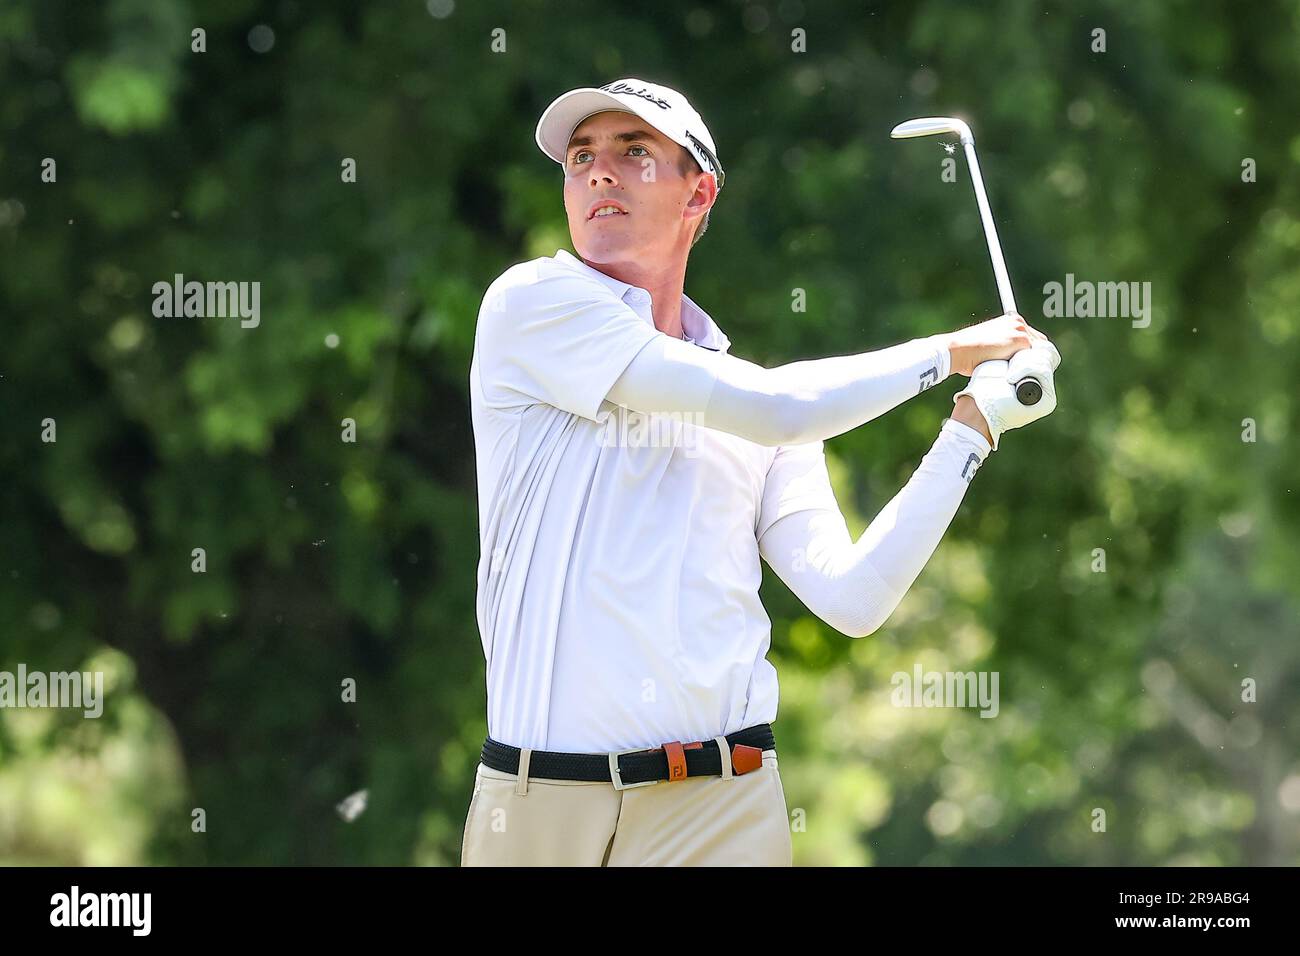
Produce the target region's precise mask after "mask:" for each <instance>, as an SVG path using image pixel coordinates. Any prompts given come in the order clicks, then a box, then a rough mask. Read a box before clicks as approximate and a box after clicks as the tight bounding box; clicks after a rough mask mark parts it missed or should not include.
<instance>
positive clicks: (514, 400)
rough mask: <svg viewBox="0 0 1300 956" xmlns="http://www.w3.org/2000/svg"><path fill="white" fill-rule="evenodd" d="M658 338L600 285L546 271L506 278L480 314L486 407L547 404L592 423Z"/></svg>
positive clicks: (490, 292) (494, 287) (479, 343)
mask: <svg viewBox="0 0 1300 956" xmlns="http://www.w3.org/2000/svg"><path fill="white" fill-rule="evenodd" d="M520 268H522V267H518V266H517V267H516V269H520ZM531 268H538V267H531ZM529 279H532V281H528V280H529ZM661 335H662V333H661V332H659V331H658V329H656V328H655V327H654V325H652V324H651V323H649V322H647V321H646V320H645V319H643V318H642V317H641V316H639V315H637V313H636V312H635V311H634V310H633V309H632V308H631V306H629V305H628V304H627V303H625V302H624V301H622V300H621V299H620V298H618V296H617V295H615V294H614V292H613V291H612V290H611V289H609V288H607V287H605V286H603V285H601V284H600V283H599V282H596V281H594V280H591V279H587V278H584V277H582V276H578V275H574V274H572V273H566V272H547V271H546V270H545V269H544V268H538V271H537V273H536V274H535V276H529V275H527V274H525V276H524V278H523V279H522V280H521V278H520V276H519V274H518V273H514V272H513V270H511V271H507V272H506V273H505V274H504V275H502V276H501V277H500V278H498V279H497V281H496V282H494V283H493V284H492V285H491V286H490V287H489V288H488V290H487V293H486V294H485V295H484V297H483V304H482V306H481V308H480V309H479V315H478V326H477V329H476V333H475V346H474V347H475V350H476V352H477V356H478V360H479V369H480V380H481V382H482V387H483V393H484V399H485V401H486V402H487V404H488V405H489V406H492V407H495V408H508V407H512V406H518V405H533V404H537V403H543V404H546V405H551V406H553V407H555V408H560V409H563V410H564V411H567V412H570V413H572V414H574V415H580V416H582V417H583V418H588V419H592V420H593V421H594V420H595V419H596V413H597V412H598V411H599V409H600V405H601V403H602V402H603V401H605V397H606V395H607V394H608V392H609V388H610V386H611V385H612V384H613V383H614V381H615V380H616V379H617V378H618V377H619V376H620V375H621V374H622V373H623V370H624V369H625V368H627V366H628V363H629V362H631V361H632V359H633V358H635V357H636V354H637V353H638V352H639V351H641V349H642V348H644V347H645V346H646V345H647V344H648V343H649V342H651V341H653V340H654V339H655V337H656V336H661Z"/></svg>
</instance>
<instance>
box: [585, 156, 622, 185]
mask: <svg viewBox="0 0 1300 956" xmlns="http://www.w3.org/2000/svg"><path fill="white" fill-rule="evenodd" d="M587 175H588V178H589V182H590V183H591V185H593V186H600V185H602V184H605V183H608V184H610V185H612V186H617V185H618V174H617V173H616V172H615V170H614V164H613V161H612V160H609V159H606V158H605V157H604V156H598V157H596V158H595V159H593V160H592V161H591V169H590V170H588V172H587Z"/></svg>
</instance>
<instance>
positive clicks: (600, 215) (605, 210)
mask: <svg viewBox="0 0 1300 956" xmlns="http://www.w3.org/2000/svg"><path fill="white" fill-rule="evenodd" d="M626 215H627V210H626V209H624V208H622V207H621V206H619V205H617V204H616V203H613V202H602V203H598V204H597V205H596V207H595V211H594V212H591V213H589V214H588V215H587V219H588V220H591V219H605V218H607V217H609V216H626Z"/></svg>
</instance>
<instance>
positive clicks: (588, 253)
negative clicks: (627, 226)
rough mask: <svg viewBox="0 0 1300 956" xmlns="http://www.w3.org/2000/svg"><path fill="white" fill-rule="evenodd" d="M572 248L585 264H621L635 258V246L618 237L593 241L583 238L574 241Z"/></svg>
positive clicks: (603, 237)
mask: <svg viewBox="0 0 1300 956" xmlns="http://www.w3.org/2000/svg"><path fill="white" fill-rule="evenodd" d="M573 248H574V249H576V250H577V252H578V255H579V257H581V258H582V259H583V260H584V261H586V262H623V261H626V260H627V259H629V258H635V253H636V245H635V244H634V243H633V242H631V241H630V240H628V239H626V238H622V237H619V236H608V237H605V236H602V237H598V238H596V239H595V240H593V239H592V238H591V237H589V236H588V237H584V239H583V240H582V241H578V240H576V239H575V240H574V241H573Z"/></svg>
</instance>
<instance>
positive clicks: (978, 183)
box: [889, 116, 1043, 405]
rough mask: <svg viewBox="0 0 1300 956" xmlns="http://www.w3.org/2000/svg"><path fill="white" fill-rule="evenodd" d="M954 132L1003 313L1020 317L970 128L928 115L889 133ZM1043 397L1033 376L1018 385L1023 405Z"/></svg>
mask: <svg viewBox="0 0 1300 956" xmlns="http://www.w3.org/2000/svg"><path fill="white" fill-rule="evenodd" d="M943 133H954V134H956V135H957V137H958V138H959V139H960V140H961V144H962V146H964V147H965V149H966V165H967V166H969V167H970V180H971V183H972V184H973V185H974V186H975V201H976V202H977V203H978V204H979V207H980V220H981V221H982V222H983V223H984V238H985V240H986V241H987V242H988V246H989V258H990V259H992V260H993V277H994V279H995V280H996V281H997V284H998V296H999V297H1000V298H1001V299H1002V311H1003V312H1004V313H1007V314H1009V315H1019V314H1020V312H1019V311H1018V310H1017V309H1016V300H1015V296H1013V295H1012V294H1011V278H1010V276H1008V275H1007V264H1006V261H1005V260H1004V259H1003V258H1002V245H1001V243H999V242H998V231H997V229H996V228H995V227H994V225H993V212H992V210H990V209H989V197H988V195H987V194H986V193H985V192H984V178H983V177H982V176H981V175H980V164H979V160H977V159H976V158H975V136H974V135H973V134H972V133H971V131H970V127H969V126H968V125H966V123H965V122H963V121H962V120H959V119H956V118H954V117H951V116H927V117H924V118H921V119H913V120H908V121H907V122H906V123H899V124H898V125H897V126H895V127H894V128H893V129H892V130H891V131H890V133H889V135H890V136H892V137H893V138H894V139H913V138H915V137H917V136H937V135H940V134H943ZM1042 397H1043V386H1042V385H1041V384H1040V383H1039V382H1038V380H1037V379H1035V378H1033V377H1032V376H1026V377H1025V378H1022V379H1021V380H1020V381H1018V382H1017V383H1016V398H1018V399H1019V400H1020V404H1021V405H1036V404H1038V402H1039V400H1040V399H1041V398H1042Z"/></svg>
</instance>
